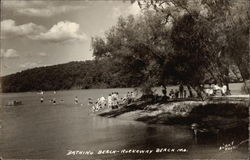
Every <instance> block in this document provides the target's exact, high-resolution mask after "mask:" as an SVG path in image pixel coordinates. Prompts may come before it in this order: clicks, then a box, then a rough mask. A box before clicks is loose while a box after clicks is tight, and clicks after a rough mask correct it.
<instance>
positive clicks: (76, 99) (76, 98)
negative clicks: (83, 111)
mask: <svg viewBox="0 0 250 160" xmlns="http://www.w3.org/2000/svg"><path fill="white" fill-rule="evenodd" d="M75 104H78V97H77V96H76V97H75Z"/></svg>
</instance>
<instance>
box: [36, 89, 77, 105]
mask: <svg viewBox="0 0 250 160" xmlns="http://www.w3.org/2000/svg"><path fill="white" fill-rule="evenodd" d="M53 93H54V95H56V91H54V92H53ZM38 94H40V95H41V98H40V103H44V97H43V95H44V92H43V91H41V92H40V93H38ZM49 102H50V103H52V104H57V103H58V101H57V100H56V98H55V96H54V97H53V98H50V99H49ZM59 103H64V100H63V99H61V100H60V101H59ZM74 103H75V104H78V103H79V100H78V97H77V96H75V99H74Z"/></svg>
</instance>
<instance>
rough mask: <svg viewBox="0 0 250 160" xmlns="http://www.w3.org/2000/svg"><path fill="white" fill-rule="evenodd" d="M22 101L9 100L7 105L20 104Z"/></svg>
mask: <svg viewBox="0 0 250 160" xmlns="http://www.w3.org/2000/svg"><path fill="white" fill-rule="evenodd" d="M22 104H23V103H22V101H16V100H11V101H9V102H8V104H7V106H19V105H22Z"/></svg>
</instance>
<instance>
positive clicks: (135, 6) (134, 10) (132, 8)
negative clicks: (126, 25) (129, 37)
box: [127, 2, 141, 15]
mask: <svg viewBox="0 0 250 160" xmlns="http://www.w3.org/2000/svg"><path fill="white" fill-rule="evenodd" d="M127 12H128V14H132V15H138V14H140V13H141V8H140V7H139V6H138V4H137V3H136V2H134V3H133V4H132V5H130V6H129V7H128V11H127Z"/></svg>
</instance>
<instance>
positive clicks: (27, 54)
mask: <svg viewBox="0 0 250 160" xmlns="http://www.w3.org/2000/svg"><path fill="white" fill-rule="evenodd" d="M139 13H140V8H139V7H138V5H137V3H133V4H132V3H131V2H130V1H122V0H121V1H118V0H116V1H111V0H108V1H104V0H103V1H100V0H99V1H97V0H93V1H87V0H76V1H74V0H72V1H64V0H61V1H55V0H53V1H48V0H43V1H39V0H21V1H20V0H17V1H13V0H2V1H1V35H0V39H1V55H0V58H1V59H0V60H1V72H0V76H4V75H9V74H12V73H16V72H20V71H22V70H26V69H29V68H34V67H41V66H49V65H55V64H61V63H67V62H70V61H84V60H91V59H93V56H92V50H91V37H94V36H101V37H103V36H104V33H105V31H107V30H108V29H109V28H111V27H112V26H113V25H115V24H116V22H117V19H118V17H119V16H128V15H129V14H133V15H138V14H139Z"/></svg>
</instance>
